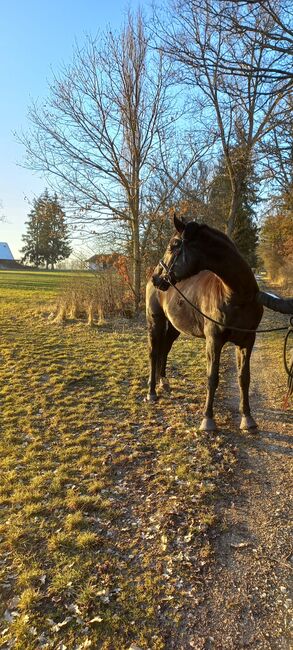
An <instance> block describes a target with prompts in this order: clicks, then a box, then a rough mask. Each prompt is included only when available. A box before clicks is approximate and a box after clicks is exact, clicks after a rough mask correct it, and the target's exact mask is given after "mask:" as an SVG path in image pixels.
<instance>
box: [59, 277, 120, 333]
mask: <svg viewBox="0 0 293 650" xmlns="http://www.w3.org/2000/svg"><path fill="white" fill-rule="evenodd" d="M132 312H133V301H132V296H131V294H130V291H129V287H128V286H127V285H126V283H125V282H124V280H123V278H121V277H120V276H119V274H118V273H117V272H116V271H115V270H113V271H100V272H98V273H96V274H91V275H89V276H88V277H81V278H75V279H71V281H70V282H69V283H68V284H67V286H66V287H65V288H64V290H63V292H62V294H61V296H60V297H59V300H58V304H57V310H56V315H55V318H54V322H64V321H66V320H67V319H70V320H72V319H74V320H75V319H86V320H87V324H88V325H89V326H93V325H94V324H95V323H96V324H98V325H102V324H103V323H104V322H105V321H106V319H109V318H113V317H115V316H123V317H126V318H129V317H130V316H131V315H132Z"/></svg>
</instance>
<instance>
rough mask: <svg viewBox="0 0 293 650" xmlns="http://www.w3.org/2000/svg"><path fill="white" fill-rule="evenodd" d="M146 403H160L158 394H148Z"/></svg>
mask: <svg viewBox="0 0 293 650" xmlns="http://www.w3.org/2000/svg"><path fill="white" fill-rule="evenodd" d="M145 401H146V402H157V401H158V396H157V393H148V394H147V396H146V398H145Z"/></svg>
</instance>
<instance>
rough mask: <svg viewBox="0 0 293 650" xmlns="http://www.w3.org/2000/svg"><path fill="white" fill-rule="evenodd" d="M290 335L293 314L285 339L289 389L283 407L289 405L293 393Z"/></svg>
mask: <svg viewBox="0 0 293 650" xmlns="http://www.w3.org/2000/svg"><path fill="white" fill-rule="evenodd" d="M290 336H292V338H293V316H291V318H290V327H289V329H288V332H287V334H286V336H285V341H284V350H283V361H284V368H285V370H286V373H287V375H288V390H287V395H286V397H285V399H284V403H283V407H284V408H287V407H288V400H289V397H291V395H292V394H293V347H292V348H291V349H290V350H288V345H289V341H290ZM288 355H289V357H290V360H289V365H288V363H287V358H288Z"/></svg>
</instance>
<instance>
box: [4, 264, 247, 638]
mask: <svg viewBox="0 0 293 650" xmlns="http://www.w3.org/2000/svg"><path fill="white" fill-rule="evenodd" d="M67 278H68V274H62V273H22V272H2V273H0V310H1V339H0V357H1V380H0V382H1V383H0V399H1V425H0V427H1V440H0V472H1V476H2V478H1V487H0V513H1V527H0V547H1V548H0V550H1V556H0V569H1V611H0V616H1V621H2V622H1V625H2V637H1V640H2V645H0V647H1V648H12V647H13V648H15V649H17V650H20V649H21V650H23V649H27V650H34V649H40V648H52V649H54V650H56V649H58V648H60V650H61V649H63V650H65V649H66V648H67V649H70V650H71V649H77V648H79V649H80V650H81V649H82V648H88V647H91V648H95V649H96V648H97V649H99V648H101V649H103V650H112V649H114V650H127V649H128V648H129V646H130V644H131V643H136V644H137V645H138V646H139V647H140V648H143V649H146V648H151V650H162V649H164V648H168V639H169V638H170V635H172V629H173V626H174V625H175V626H180V625H182V624H184V603H185V602H186V599H187V600H188V599H189V598H191V597H192V598H194V599H198V598H200V591H201V587H200V584H201V577H200V576H201V571H203V570H204V567H205V564H206V563H207V562H209V561H210V559H211V557H212V552H213V551H212V546H211V543H210V539H209V530H210V527H211V526H213V524H214V522H215V518H216V516H215V502H216V497H217V491H218V490H219V489H221V485H222V481H223V480H227V479H226V476H227V471H228V472H231V471H232V467H233V464H234V463H235V462H236V459H235V450H234V448H233V447H232V445H231V442H230V441H229V440H230V439H229V438H227V436H225V435H224V434H219V435H214V436H206V435H205V434H203V433H200V432H198V431H197V430H196V426H195V425H196V423H198V422H199V421H200V411H201V407H202V403H203V397H204V392H205V356H204V344H203V343H202V342H201V341H199V342H195V341H193V340H187V339H182V340H179V341H178V343H177V344H175V346H174V351H172V357H171V364H170V365H171V377H172V380H171V381H172V386H173V388H174V393H173V394H174V397H172V395H171V396H170V395H166V396H164V398H163V399H162V400H161V401H159V403H158V404H157V405H149V404H147V403H145V402H144V401H143V398H144V395H145V392H146V379H147V373H148V354H147V346H146V342H147V341H146V330H145V325H144V322H143V318H141V320H140V321H135V322H134V321H126V320H120V321H116V322H114V323H106V324H105V325H104V326H100V327H94V328H88V327H86V325H85V324H84V323H81V322H78V321H76V322H73V321H71V322H69V323H68V324H66V325H57V324H54V323H52V322H51V321H50V320H49V319H48V314H49V313H50V311H51V309H52V305H53V304H54V301H55V299H56V295H57V294H58V292H59V290H60V289H62V285H64V283H65V282H66V279H67ZM224 363H225V361H224ZM226 380H228V379H227V377H226V378H225V376H224V378H223V379H222V383H225V381H226ZM195 386H196V390H195ZM226 422H227V416H226V415H225V413H223V412H222V413H220V414H219V415H218V423H219V425H220V430H221V427H222V430H225V427H226Z"/></svg>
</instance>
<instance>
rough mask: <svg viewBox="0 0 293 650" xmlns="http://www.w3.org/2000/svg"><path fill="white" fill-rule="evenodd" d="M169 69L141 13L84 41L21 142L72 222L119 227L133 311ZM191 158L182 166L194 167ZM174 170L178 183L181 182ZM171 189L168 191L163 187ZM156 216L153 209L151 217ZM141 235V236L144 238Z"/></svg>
mask: <svg viewBox="0 0 293 650" xmlns="http://www.w3.org/2000/svg"><path fill="white" fill-rule="evenodd" d="M171 81H172V70H171V67H170V63H168V64H167V63H166V61H165V60H164V59H163V56H162V53H160V52H157V51H155V50H153V49H152V48H151V47H150V36H149V34H148V33H147V29H146V27H145V24H144V20H143V18H142V15H141V14H140V13H138V14H137V16H136V18H135V19H134V18H133V17H132V15H131V14H129V15H128V19H127V22H126V25H125V27H124V28H123V29H122V31H121V32H120V33H117V34H114V33H112V32H111V31H110V30H109V31H108V32H107V33H106V34H105V36H104V37H103V38H100V39H99V42H98V39H96V40H93V39H91V38H88V40H87V42H86V45H85V47H84V48H82V49H77V50H76V52H75V58H74V62H73V64H72V66H71V67H69V68H66V69H65V70H63V72H62V73H61V75H60V77H59V78H55V80H54V82H53V84H52V85H51V87H50V96H49V99H48V101H47V102H46V103H44V104H43V105H41V106H40V105H38V104H37V103H36V104H34V105H33V106H32V108H31V111H30V118H31V122H32V130H31V133H29V134H27V135H25V136H23V137H22V141H23V142H24V144H25V147H26V151H27V154H28V164H29V165H30V166H31V167H32V168H33V169H38V170H41V171H42V172H45V173H47V174H49V175H50V177H51V178H52V177H53V186H54V188H56V189H57V190H58V192H59V194H60V195H62V197H63V200H65V201H66V202H67V203H70V204H71V205H72V206H73V214H72V222H73V223H75V224H76V225H77V227H79V226H80V225H81V224H83V226H85V225H86V226H87V227H89V228H92V229H94V230H96V231H98V232H100V231H101V230H102V226H103V228H104V229H105V228H106V232H107V226H109V227H110V228H111V229H113V224H116V227H117V228H116V229H117V231H119V229H120V227H121V226H122V227H123V228H124V229H125V228H126V230H127V233H128V238H129V240H130V249H131V259H132V271H133V272H132V283H133V293H134V298H135V306H136V308H138V305H139V300H140V292H141V246H142V242H141V237H142V229H141V226H142V218H141V215H142V214H143V213H144V211H145V205H144V202H145V197H146V196H147V195H148V188H149V184H150V181H151V179H152V177H153V175H154V174H156V173H157V168H158V165H159V158H160V152H161V141H162V139H163V140H164V142H166V143H167V142H168V146H169V151H170V148H171V142H173V154H172V155H173V156H174V153H175V148H174V147H175V141H174V140H173V139H172V138H173V134H174V124H175V122H176V120H177V119H178V118H179V112H178V110H177V109H176V107H175V103H176V93H175V91H174V88H173V86H172V84H171ZM195 158H196V156H194V154H193V153H191V156H190V160H189V161H188V163H187V164H186V168H189V167H190V165H192V164H193V163H194V160H195ZM184 173H185V171H184V170H181V171H180V173H179V176H178V180H177V182H179V181H180V178H181V177H182V176H184ZM170 191H172V188H171V189H170ZM159 210H160V205H156V206H155V209H154V210H153V213H152V218H155V216H156V214H157V213H158V211H159ZM147 234H148V233H147V231H146V232H145V233H144V236H147Z"/></svg>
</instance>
